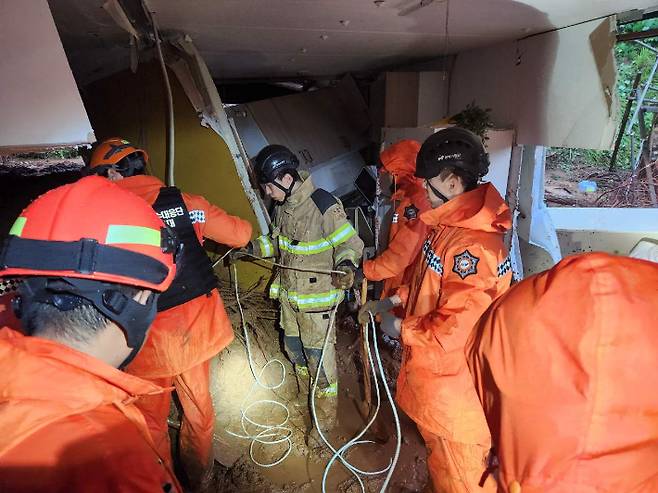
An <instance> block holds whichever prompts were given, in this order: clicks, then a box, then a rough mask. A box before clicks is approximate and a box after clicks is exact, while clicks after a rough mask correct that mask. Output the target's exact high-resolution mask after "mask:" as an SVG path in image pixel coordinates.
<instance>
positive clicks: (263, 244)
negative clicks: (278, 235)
mask: <svg viewBox="0 0 658 493" xmlns="http://www.w3.org/2000/svg"><path fill="white" fill-rule="evenodd" d="M258 243H260V250H261V256H263V257H274V245H273V244H272V242H271V241H270V238H269V236H267V235H263V236H259V237H258Z"/></svg>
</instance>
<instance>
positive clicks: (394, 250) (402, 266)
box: [363, 140, 430, 298]
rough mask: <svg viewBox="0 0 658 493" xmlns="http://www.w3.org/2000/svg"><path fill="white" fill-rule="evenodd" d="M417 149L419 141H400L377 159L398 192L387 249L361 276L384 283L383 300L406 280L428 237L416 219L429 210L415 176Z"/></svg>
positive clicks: (364, 264) (423, 192)
mask: <svg viewBox="0 0 658 493" xmlns="http://www.w3.org/2000/svg"><path fill="white" fill-rule="evenodd" d="M419 150H420V143H419V142H417V141H415V140H402V141H400V142H397V143H395V144H393V145H392V146H390V147H388V148H386V149H385V150H384V151H383V152H382V153H381V156H380V159H381V161H382V165H383V168H384V170H386V172H388V173H390V174H391V175H393V176H394V178H395V181H396V186H397V190H396V192H395V193H394V194H393V196H392V197H391V201H392V202H393V203H394V204H397V205H396V207H395V211H394V214H393V221H392V223H391V227H390V230H389V243H388V247H387V248H386V250H384V251H383V252H382V253H381V254H380V255H378V256H377V258H375V259H373V260H367V261H365V262H364V263H363V273H364V275H365V277H366V278H367V279H369V280H370V281H382V280H383V281H385V282H384V289H383V291H382V298H386V297H389V296H391V295H392V294H394V293H395V292H396V290H397V289H398V287H400V285H402V284H406V283H407V282H408V281H409V278H410V275H411V272H412V269H410V268H408V267H409V265H410V264H411V263H412V262H413V260H414V258H416V256H417V255H418V252H419V251H420V248H421V246H422V244H423V240H424V239H425V236H426V235H427V230H428V228H427V226H426V225H425V223H423V222H422V221H420V219H418V216H420V214H421V213H422V212H425V211H426V210H429V208H430V204H429V200H428V198H427V193H426V192H425V187H424V186H423V180H421V179H419V178H416V177H415V176H414V172H415V170H416V155H417V154H418V151H419Z"/></svg>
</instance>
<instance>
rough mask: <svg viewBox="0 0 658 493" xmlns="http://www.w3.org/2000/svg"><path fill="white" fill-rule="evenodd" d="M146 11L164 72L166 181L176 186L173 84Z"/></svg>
mask: <svg viewBox="0 0 658 493" xmlns="http://www.w3.org/2000/svg"><path fill="white" fill-rule="evenodd" d="M144 10H145V11H146V12H148V14H149V17H150V20H151V25H152V26H153V36H154V37H155V49H156V52H157V54H158V60H159V62H160V70H161V71H162V79H163V82H164V88H165V99H166V102H167V150H166V160H165V163H166V164H165V181H166V183H167V186H169V187H173V186H175V182H174V140H175V135H174V98H173V96H172V92H171V84H170V82H169V74H168V73H167V66H166V65H165V61H164V56H163V55H162V46H161V44H162V42H161V40H160V34H159V33H158V25H157V22H156V21H155V16H154V15H153V12H152V11H151V10H150V9H149V8H148V6H146V5H144Z"/></svg>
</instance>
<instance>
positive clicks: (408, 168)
mask: <svg viewBox="0 0 658 493" xmlns="http://www.w3.org/2000/svg"><path fill="white" fill-rule="evenodd" d="M418 151H420V142H418V141H416V140H409V139H407V140H401V141H399V142H396V143H395V144H393V145H391V146H389V147H387V148H386V149H384V150H383V151H382V153H381V154H380V155H379V158H380V160H381V162H382V166H383V167H384V169H385V170H386V171H387V172H388V173H390V174H392V175H393V176H395V177H396V178H401V177H404V176H413V174H414V173H415V172H416V156H417V155H418Z"/></svg>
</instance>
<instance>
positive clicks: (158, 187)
mask: <svg viewBox="0 0 658 493" xmlns="http://www.w3.org/2000/svg"><path fill="white" fill-rule="evenodd" d="M147 162H148V155H147V154H146V152H145V151H144V150H142V149H138V148H136V147H134V146H132V145H131V144H130V143H129V142H127V141H125V140H122V139H118V138H111V139H107V140H105V141H104V142H102V143H101V144H100V145H99V146H97V147H96V149H95V150H94V152H93V154H92V157H91V160H90V163H89V166H90V169H89V172H92V173H97V174H100V175H103V176H107V177H108V178H109V179H110V180H112V181H114V182H115V183H116V184H117V185H119V186H120V187H121V188H123V189H125V190H129V191H131V192H133V193H134V194H136V195H138V196H140V197H141V198H143V199H144V200H146V201H147V202H148V203H149V204H151V205H152V206H153V208H154V209H155V211H156V212H157V213H158V215H159V216H160V218H162V220H163V221H164V222H165V223H166V224H167V225H168V226H170V227H171V228H173V229H174V231H175V232H176V234H177V235H178V237H179V238H180V241H181V243H182V246H183V248H182V250H183V252H182V255H181V257H182V258H181V259H180V260H179V262H178V274H177V275H176V279H175V280H174V282H173V283H172V286H171V288H169V289H168V290H167V291H166V292H165V293H164V294H163V295H162V296H160V300H159V302H158V316H157V317H156V319H155V321H154V322H153V326H152V328H151V332H150V336H149V338H148V340H147V341H146V344H145V346H144V348H143V349H142V351H141V352H140V354H139V356H138V357H137V358H136V359H135V361H133V362H132V363H131V364H130V366H129V367H128V368H127V369H126V371H128V372H129V373H131V374H133V375H137V376H140V377H142V378H146V379H148V380H150V381H152V382H153V383H156V384H158V385H161V386H166V387H168V386H172V385H173V386H174V387H175V388H176V393H177V395H178V398H179V401H180V403H181V406H182V409H183V416H182V419H181V429H180V438H179V456H180V459H181V461H182V462H183V465H184V468H185V471H186V473H187V476H188V479H189V481H190V483H191V484H192V486H194V487H195V488H199V487H201V486H202V485H203V483H204V482H205V481H206V480H208V479H209V475H210V473H211V468H212V465H213V450H212V437H213V431H214V422H215V414H214V411H213V406H212V400H211V397H210V388H209V384H210V376H209V367H210V360H211V358H212V357H213V356H215V355H216V354H217V353H219V352H220V351H221V350H222V349H224V348H225V347H226V346H228V344H229V343H230V342H231V341H232V340H233V337H234V335H233V327H232V326H231V322H230V321H229V319H228V315H227V314H226V310H225V309H224V304H223V302H222V299H221V297H220V295H219V292H218V291H217V281H216V278H215V274H214V271H213V268H212V265H211V262H210V260H209V258H208V256H207V255H206V253H205V251H204V249H203V247H202V242H203V239H204V238H210V239H211V240H213V241H216V242H217V243H222V244H225V245H228V246H231V247H241V246H244V245H246V244H248V243H249V240H250V239H251V224H250V223H248V222H247V221H245V220H243V219H240V218H238V217H235V216H231V215H229V214H227V213H226V212H225V211H223V210H222V209H220V208H219V207H216V206H214V205H212V204H210V203H209V202H208V201H207V200H206V199H205V198H203V197H201V196H198V195H191V194H187V193H181V191H180V190H179V189H177V188H175V187H165V186H164V184H163V183H162V182H161V181H160V180H159V179H158V178H156V177H154V176H149V175H146V174H144V173H145V168H146V164H147ZM170 405H171V395H170V394H158V395H155V396H153V397H151V398H148V399H141V400H140V401H139V402H138V406H139V408H140V409H141V410H142V412H143V413H144V415H145V416H146V418H147V422H148V424H149V427H150V428H151V431H152V433H153V435H154V439H155V441H156V444H157V445H158V447H159V448H160V451H161V453H162V454H163V455H165V457H167V460H168V462H169V463H171V453H170V448H171V447H170V443H169V433H168V426H167V417H168V415H169V410H170Z"/></svg>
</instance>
